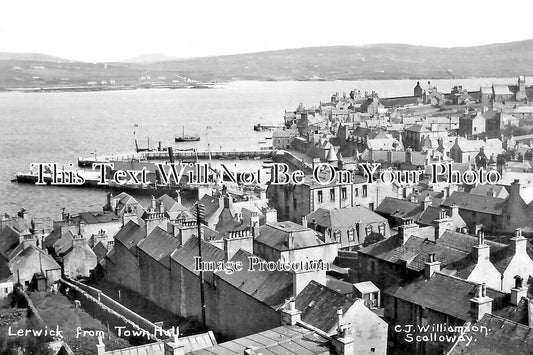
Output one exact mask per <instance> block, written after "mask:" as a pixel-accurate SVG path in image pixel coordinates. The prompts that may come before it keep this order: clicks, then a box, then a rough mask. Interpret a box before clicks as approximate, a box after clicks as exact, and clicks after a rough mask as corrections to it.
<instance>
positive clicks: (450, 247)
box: [359, 231, 477, 272]
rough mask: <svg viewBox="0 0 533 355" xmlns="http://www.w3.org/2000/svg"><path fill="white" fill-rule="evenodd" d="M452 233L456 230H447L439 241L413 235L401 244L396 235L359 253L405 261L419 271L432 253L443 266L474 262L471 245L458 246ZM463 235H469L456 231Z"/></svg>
mask: <svg viewBox="0 0 533 355" xmlns="http://www.w3.org/2000/svg"><path fill="white" fill-rule="evenodd" d="M451 233H454V232H451V231H445V232H444V233H443V235H442V236H441V237H440V238H439V239H437V241H432V240H428V239H427V238H421V237H419V236H415V235H412V236H410V237H409V239H408V240H407V242H406V243H405V244H403V245H402V244H401V241H400V238H399V237H398V236H395V237H392V238H389V239H385V240H383V241H380V242H377V243H375V244H372V245H369V246H367V247H365V248H363V249H361V250H359V253H360V254H365V255H369V256H372V257H374V258H376V259H380V260H383V261H385V262H389V263H395V264H397V263H401V262H404V263H405V265H406V267H407V268H408V269H410V270H413V271H418V272H420V271H422V270H423V269H424V265H425V262H426V261H427V260H428V258H429V254H432V253H433V254H435V257H436V259H437V260H438V261H440V262H441V267H442V268H445V267H446V266H448V265H455V263H458V262H459V261H462V260H465V259H467V260H469V263H472V259H471V256H470V253H471V250H472V249H471V247H469V248H459V247H456V246H455V245H454V243H453V242H450V241H449V239H451V238H452V237H450V235H451ZM443 236H444V239H443ZM463 236H465V237H467V236H466V235H464V234H460V233H456V234H455V237H453V238H458V237H459V238H462V237H463ZM472 239H476V238H472ZM476 243H477V242H476ZM473 245H475V244H473Z"/></svg>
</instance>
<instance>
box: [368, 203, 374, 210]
mask: <svg viewBox="0 0 533 355" xmlns="http://www.w3.org/2000/svg"><path fill="white" fill-rule="evenodd" d="M368 208H369V209H370V210H371V211H373V210H374V202H370V203H369V204H368Z"/></svg>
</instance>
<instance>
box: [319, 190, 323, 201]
mask: <svg viewBox="0 0 533 355" xmlns="http://www.w3.org/2000/svg"><path fill="white" fill-rule="evenodd" d="M323 200H324V197H322V191H318V202H322V201H323Z"/></svg>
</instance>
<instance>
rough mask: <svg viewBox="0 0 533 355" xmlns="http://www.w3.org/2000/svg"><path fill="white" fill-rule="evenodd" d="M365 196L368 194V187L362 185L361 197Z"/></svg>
mask: <svg viewBox="0 0 533 355" xmlns="http://www.w3.org/2000/svg"><path fill="white" fill-rule="evenodd" d="M367 194H368V186H367V185H363V196H365V197H366V195H367Z"/></svg>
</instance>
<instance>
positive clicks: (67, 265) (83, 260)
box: [63, 236, 98, 278]
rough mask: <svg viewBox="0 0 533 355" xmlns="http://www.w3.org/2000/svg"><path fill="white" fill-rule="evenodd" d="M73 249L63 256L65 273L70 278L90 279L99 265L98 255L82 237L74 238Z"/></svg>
mask: <svg viewBox="0 0 533 355" xmlns="http://www.w3.org/2000/svg"><path fill="white" fill-rule="evenodd" d="M71 242H72V249H71V250H69V252H68V253H67V254H66V255H64V256H63V273H64V275H65V276H67V277H69V278H78V277H89V276H90V275H91V271H92V270H94V268H95V267H96V265H97V264H98V260H97V257H96V254H95V253H94V252H93V250H92V249H91V248H90V247H89V246H88V245H87V240H85V238H83V237H82V236H74V238H72V240H71Z"/></svg>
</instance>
